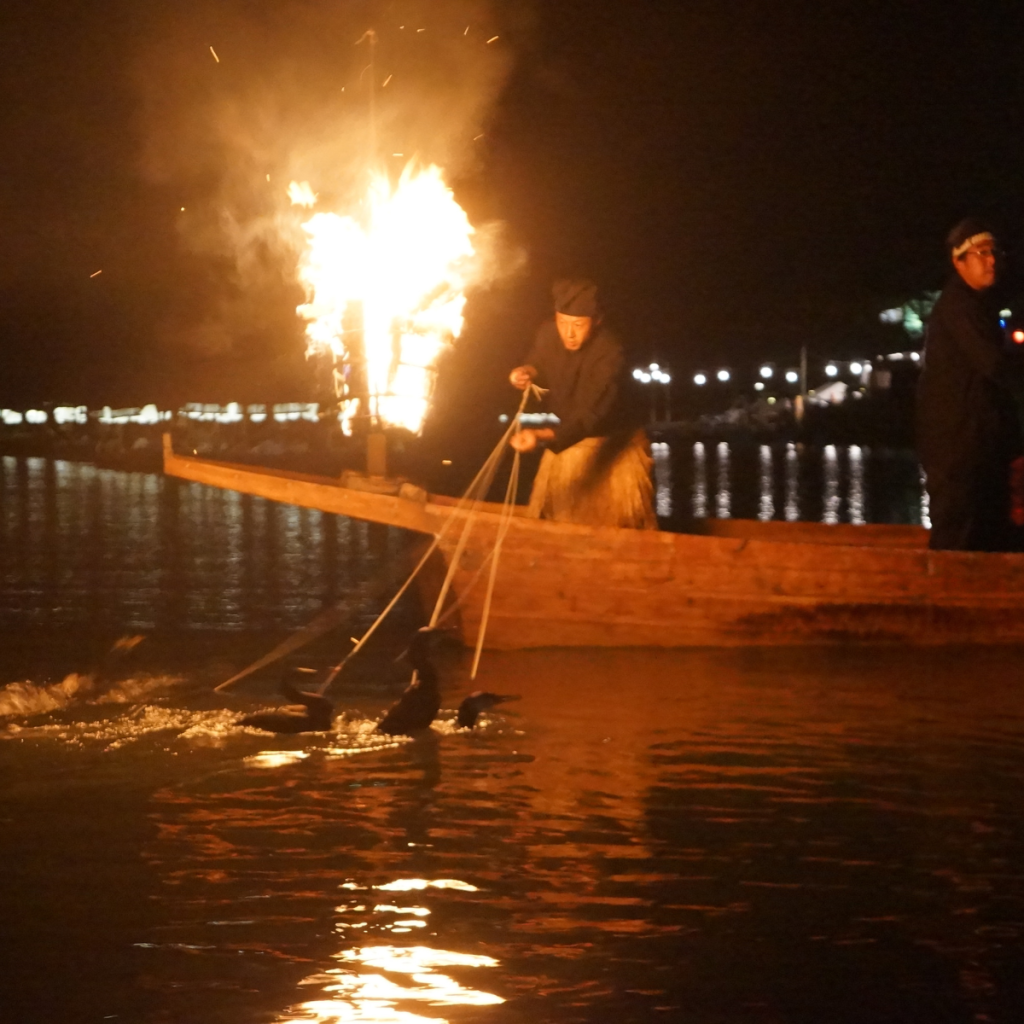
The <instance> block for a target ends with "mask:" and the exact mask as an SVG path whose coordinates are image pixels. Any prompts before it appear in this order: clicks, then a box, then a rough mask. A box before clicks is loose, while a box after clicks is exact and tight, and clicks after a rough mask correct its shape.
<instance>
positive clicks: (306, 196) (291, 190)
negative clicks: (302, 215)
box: [288, 181, 316, 206]
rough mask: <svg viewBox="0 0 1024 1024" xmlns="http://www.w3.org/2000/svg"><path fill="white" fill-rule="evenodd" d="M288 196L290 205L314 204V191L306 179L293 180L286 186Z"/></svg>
mask: <svg viewBox="0 0 1024 1024" xmlns="http://www.w3.org/2000/svg"><path fill="white" fill-rule="evenodd" d="M288 198H289V199H290V200H291V201H292V206H316V193H315V192H314V191H313V190H312V189H311V188H310V187H309V182H308V181H293V182H292V183H291V184H290V185H289V186H288Z"/></svg>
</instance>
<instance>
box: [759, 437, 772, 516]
mask: <svg viewBox="0 0 1024 1024" xmlns="http://www.w3.org/2000/svg"><path fill="white" fill-rule="evenodd" d="M758 458H759V460H760V469H761V472H760V475H759V479H758V482H759V484H760V487H759V500H758V505H757V518H758V519H759V520H761V522H763V523H764V522H767V521H769V520H770V519H774V518H775V498H774V493H773V492H774V490H775V467H774V466H773V465H772V450H771V448H770V447H769V446H768V445H766V444H763V445H761V447H760V448H759V449H758Z"/></svg>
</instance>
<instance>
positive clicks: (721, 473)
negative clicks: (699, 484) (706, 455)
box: [715, 441, 732, 519]
mask: <svg viewBox="0 0 1024 1024" xmlns="http://www.w3.org/2000/svg"><path fill="white" fill-rule="evenodd" d="M716 454H717V456H718V489H717V491H716V493H715V514H716V515H717V516H718V518H719V519H728V518H729V515H730V512H729V510H730V508H731V507H732V491H731V489H730V486H729V445H728V444H727V443H726V442H725V441H720V442H719V443H718V449H717V452H716Z"/></svg>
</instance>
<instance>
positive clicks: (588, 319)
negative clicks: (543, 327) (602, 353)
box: [555, 313, 594, 352]
mask: <svg viewBox="0 0 1024 1024" xmlns="http://www.w3.org/2000/svg"><path fill="white" fill-rule="evenodd" d="M555 326H556V327H557V328H558V336H559V337H560V338H561V339H562V344H563V345H564V346H565V347H566V348H567V349H568V350H569V351H570V352H576V351H578V350H579V349H581V348H582V347H583V343H584V342H585V341H586V340H587V338H589V337H590V333H591V331H593V329H594V318H593V317H592V316H569V314H568V313H556V314H555Z"/></svg>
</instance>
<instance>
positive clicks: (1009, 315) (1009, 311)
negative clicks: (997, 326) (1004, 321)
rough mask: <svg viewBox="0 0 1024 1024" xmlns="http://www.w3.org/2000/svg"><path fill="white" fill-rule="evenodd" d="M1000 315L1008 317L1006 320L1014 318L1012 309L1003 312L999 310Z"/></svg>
mask: <svg viewBox="0 0 1024 1024" xmlns="http://www.w3.org/2000/svg"><path fill="white" fill-rule="evenodd" d="M999 315H1000V316H1001V317H1006V318H1008V317H1011V316H1013V310H1012V309H1001V310H999Z"/></svg>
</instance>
